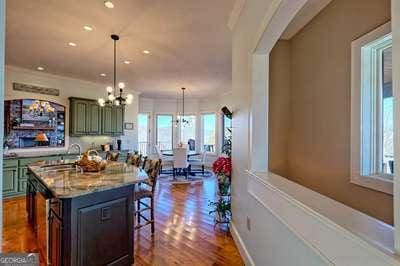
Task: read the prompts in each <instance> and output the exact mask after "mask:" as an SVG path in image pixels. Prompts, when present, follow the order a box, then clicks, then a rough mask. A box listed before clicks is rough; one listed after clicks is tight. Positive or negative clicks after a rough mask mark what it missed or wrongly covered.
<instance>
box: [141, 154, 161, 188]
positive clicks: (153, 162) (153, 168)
mask: <svg viewBox="0 0 400 266" xmlns="http://www.w3.org/2000/svg"><path fill="white" fill-rule="evenodd" d="M160 169H161V159H148V160H146V162H145V166H144V170H145V171H146V173H147V176H148V177H149V182H148V184H149V185H150V186H151V188H152V192H154V189H155V187H156V183H157V178H158V175H159V174H160Z"/></svg>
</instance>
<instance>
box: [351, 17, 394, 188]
mask: <svg viewBox="0 0 400 266" xmlns="http://www.w3.org/2000/svg"><path fill="white" fill-rule="evenodd" d="M351 104H352V106H351V108H352V122H351V123H352V124H351V127H352V128H351V131H352V132H351V136H352V139H351V150H352V152H351V160H352V163H351V164H352V173H351V182H352V183H355V184H358V185H361V186H365V187H368V188H372V189H376V190H379V191H382V192H386V193H390V194H392V193H393V184H392V180H393V172H394V170H393V165H394V160H393V151H394V147H393V128H394V127H393V123H394V118H393V111H394V110H393V107H394V106H393V89H392V35H391V33H390V23H387V24H385V25H383V26H381V27H379V28H377V29H376V30H374V31H372V32H370V33H368V34H366V35H364V36H362V37H361V38H359V39H357V40H355V41H354V42H353V43H352V103H351Z"/></svg>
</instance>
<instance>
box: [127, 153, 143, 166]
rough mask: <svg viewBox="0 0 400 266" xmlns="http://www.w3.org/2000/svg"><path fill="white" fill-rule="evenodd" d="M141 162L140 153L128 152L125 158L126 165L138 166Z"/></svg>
mask: <svg viewBox="0 0 400 266" xmlns="http://www.w3.org/2000/svg"><path fill="white" fill-rule="evenodd" d="M141 162H142V155H141V154H138V153H136V154H129V155H128V157H127V158H126V164H128V165H134V166H136V167H140V165H141Z"/></svg>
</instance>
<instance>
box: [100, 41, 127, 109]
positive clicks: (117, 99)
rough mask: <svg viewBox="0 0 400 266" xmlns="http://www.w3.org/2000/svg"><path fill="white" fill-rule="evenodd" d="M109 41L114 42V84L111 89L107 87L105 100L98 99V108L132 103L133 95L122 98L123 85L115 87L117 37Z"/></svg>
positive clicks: (119, 84)
mask: <svg viewBox="0 0 400 266" xmlns="http://www.w3.org/2000/svg"><path fill="white" fill-rule="evenodd" d="M111 39H112V40H113V41H114V82H113V87H111V86H108V87H107V88H106V90H107V100H105V99H104V98H99V99H98V102H99V105H100V106H102V107H103V106H106V105H108V106H113V105H114V106H120V105H126V104H131V103H132V101H133V95H132V94H130V93H129V94H127V95H126V97H125V96H123V93H124V89H125V83H123V82H119V83H118V87H117V41H118V40H119V36H118V35H115V34H112V35H111Z"/></svg>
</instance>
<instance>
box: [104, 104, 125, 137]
mask: <svg viewBox="0 0 400 266" xmlns="http://www.w3.org/2000/svg"><path fill="white" fill-rule="evenodd" d="M102 112H103V113H102V117H103V127H102V130H103V131H102V132H103V135H114V136H115V135H117V136H118V135H122V134H124V108H123V107H121V106H112V107H111V106H105V107H103V108H102Z"/></svg>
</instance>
